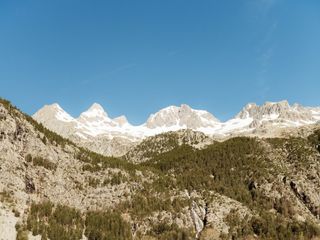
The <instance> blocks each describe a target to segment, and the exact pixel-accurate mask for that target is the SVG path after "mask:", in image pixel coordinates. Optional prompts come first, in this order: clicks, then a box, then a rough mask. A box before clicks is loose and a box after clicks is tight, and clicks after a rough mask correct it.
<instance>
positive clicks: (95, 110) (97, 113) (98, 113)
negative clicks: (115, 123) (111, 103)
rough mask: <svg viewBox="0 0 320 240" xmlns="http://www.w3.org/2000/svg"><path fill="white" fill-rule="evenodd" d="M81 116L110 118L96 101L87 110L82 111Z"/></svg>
mask: <svg viewBox="0 0 320 240" xmlns="http://www.w3.org/2000/svg"><path fill="white" fill-rule="evenodd" d="M79 118H80V119H81V118H108V114H107V113H106V111H105V110H104V109H103V107H102V106H101V105H100V104H98V103H94V104H92V105H91V107H90V108H89V109H88V110H87V111H85V112H83V113H81V114H80V117H79Z"/></svg>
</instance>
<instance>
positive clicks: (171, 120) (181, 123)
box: [146, 104, 219, 129]
mask: <svg viewBox="0 0 320 240" xmlns="http://www.w3.org/2000/svg"><path fill="white" fill-rule="evenodd" d="M217 122H219V120H217V119H216V118H215V117H214V116H213V115H212V114H210V113H209V112H207V111H204V110H195V109H192V108H191V107H190V106H188V105H186V104H182V105H181V106H180V107H177V106H170V107H167V108H164V109H161V110H160V111H159V112H157V113H155V114H152V115H151V116H150V117H149V119H148V121H147V123H146V126H147V127H148V128H151V129H153V128H160V127H176V128H177V129H178V128H181V127H183V128H190V129H197V128H201V127H208V126H212V125H214V124H215V123H217Z"/></svg>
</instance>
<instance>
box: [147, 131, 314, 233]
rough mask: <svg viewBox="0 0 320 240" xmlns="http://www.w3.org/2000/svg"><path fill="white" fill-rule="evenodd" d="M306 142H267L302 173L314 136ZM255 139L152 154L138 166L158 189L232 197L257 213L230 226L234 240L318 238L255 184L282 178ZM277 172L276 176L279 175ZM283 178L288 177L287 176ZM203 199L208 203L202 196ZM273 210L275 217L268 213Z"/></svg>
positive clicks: (288, 205)
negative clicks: (155, 174) (251, 239)
mask: <svg viewBox="0 0 320 240" xmlns="http://www.w3.org/2000/svg"><path fill="white" fill-rule="evenodd" d="M315 134H316V135H313V136H311V137H310V138H309V140H306V139H302V138H290V139H270V140H268V141H269V143H271V145H272V147H273V148H274V149H278V150H281V151H284V152H285V153H286V155H285V156H286V157H285V158H284V159H283V161H285V162H286V163H287V164H288V165H290V166H294V169H295V170H296V171H297V172H302V173H304V172H305V171H306V169H307V168H308V167H309V165H311V164H312V161H313V160H312V159H313V158H312V157H310V156H314V153H315V149H314V148H318V146H319V145H318V141H319V134H317V132H316V133H315ZM266 144H267V143H265V142H263V141H262V140H259V139H254V138H247V137H237V138H233V139H230V140H227V141H225V142H222V143H215V144H213V145H212V146H210V147H208V148H207V149H204V150H200V151H199V150H194V149H193V148H191V147H189V146H185V145H184V146H180V147H177V148H175V149H173V150H172V151H170V152H167V153H163V154H159V155H156V156H154V157H153V158H152V159H151V160H150V161H148V162H146V163H142V165H144V166H148V167H150V168H155V169H157V171H159V172H160V175H162V177H160V178H159V180H158V181H156V182H154V183H153V188H154V189H157V190H158V191H164V192H165V191H166V190H167V189H175V188H179V189H181V190H183V189H188V190H189V191H192V190H197V191H203V192H204V196H205V195H207V196H208V195H209V194H206V193H205V192H207V191H209V190H213V191H215V192H218V193H220V194H223V195H226V196H228V197H230V198H232V199H235V200H237V201H239V202H241V203H243V204H244V205H246V206H247V207H248V208H250V209H251V210H253V211H255V212H257V213H258V216H257V217H254V218H253V219H251V220H248V219H247V220H246V221H242V222H236V223H235V224H234V225H235V226H237V231H235V232H233V233H232V232H231V233H230V234H231V235H230V236H229V237H231V236H233V237H234V238H235V239H237V238H240V237H242V236H247V235H250V234H256V235H258V236H259V237H260V238H261V239H310V238H311V237H313V236H319V235H320V230H319V227H317V226H315V225H314V224H313V223H311V222H309V221H306V222H305V223H300V222H297V221H296V220H295V219H294V218H293V214H294V212H293V211H294V210H293V208H292V205H291V203H290V201H289V200H288V199H286V197H283V198H282V199H274V198H270V196H268V195H266V194H265V193H264V192H263V191H261V190H259V188H258V186H259V185H260V184H262V183H264V182H268V183H270V184H274V181H275V179H277V176H278V174H279V173H281V174H283V175H285V176H286V175H287V174H289V173H287V172H286V171H285V170H283V171H282V169H279V167H278V166H277V164H276V163H275V162H273V161H271V159H269V156H268V155H267V154H266V151H265V149H264V148H263V146H264V145H266ZM281 171H282V172H281ZM288 177H289V176H288ZM207 201H210V199H209V198H208V199H207ZM271 210H275V211H276V212H277V213H276V214H272V213H270V211H271Z"/></svg>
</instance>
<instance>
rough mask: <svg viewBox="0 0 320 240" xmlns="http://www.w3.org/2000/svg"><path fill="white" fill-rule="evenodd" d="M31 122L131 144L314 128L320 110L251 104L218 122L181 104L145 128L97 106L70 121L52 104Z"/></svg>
mask: <svg viewBox="0 0 320 240" xmlns="http://www.w3.org/2000/svg"><path fill="white" fill-rule="evenodd" d="M33 118H34V119H35V120H37V121H38V122H41V123H43V124H44V125H45V126H46V127H48V128H49V129H51V130H53V131H56V132H57V133H59V134H62V135H63V136H66V137H70V136H72V135H75V136H78V137H80V138H83V139H92V138H95V137H101V136H103V137H106V138H109V139H112V138H114V137H123V138H128V139H130V140H133V141H134V140H139V139H143V138H145V137H147V136H153V135H156V134H159V133H164V132H169V131H176V130H181V129H192V130H195V131H199V132H203V133H205V134H208V135H215V136H221V137H223V136H228V135H230V134H234V133H243V132H245V133H250V132H252V131H254V130H255V129H257V128H261V127H265V126H267V125H271V126H273V127H275V126H276V127H296V126H303V125H307V124H314V123H316V122H317V121H319V120H320V107H319V108H316V107H313V108H312V107H304V106H301V105H299V104H294V105H292V106H290V105H289V103H288V102H287V101H281V102H266V103H265V104H263V105H261V106H258V105H256V104H255V103H250V104H247V105H246V106H245V107H244V108H243V109H242V110H241V111H240V112H239V114H237V115H236V116H235V117H234V118H232V119H230V120H228V121H226V122H221V121H220V120H218V119H217V118H216V117H215V116H213V115H212V114H211V113H209V112H207V111H205V110H195V109H192V108H190V107H189V106H188V105H185V104H182V105H181V106H180V107H177V106H169V107H166V108H164V109H161V110H160V111H159V112H157V113H155V114H151V115H150V117H149V118H148V120H147V121H146V122H145V123H144V124H142V125H140V126H134V125H132V124H130V123H129V122H128V120H127V118H126V117H125V116H120V117H117V118H114V119H111V118H110V117H109V116H108V114H107V113H106V111H105V110H104V109H103V107H102V106H101V105H99V104H97V103H94V104H93V105H92V106H91V107H90V108H89V109H88V110H87V111H85V112H83V113H81V115H80V116H79V117H78V118H73V117H72V116H71V115H70V114H68V113H67V112H66V111H64V110H63V109H62V108H61V107H60V106H59V105H58V104H57V103H55V104H52V105H45V106H44V107H43V108H41V109H40V110H39V111H37V112H36V113H35V114H34V115H33Z"/></svg>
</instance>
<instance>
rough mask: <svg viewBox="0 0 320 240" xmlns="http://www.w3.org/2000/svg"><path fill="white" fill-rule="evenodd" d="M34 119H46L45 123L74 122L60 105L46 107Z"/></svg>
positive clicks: (54, 104)
mask: <svg viewBox="0 0 320 240" xmlns="http://www.w3.org/2000/svg"><path fill="white" fill-rule="evenodd" d="M34 117H36V118H41V119H44V120H45V121H52V120H59V121H62V122H71V121H73V120H74V118H73V117H72V116H71V115H69V114H68V113H67V112H66V111H64V110H63V108H62V107H60V105H59V104H58V103H53V104H51V105H45V106H44V107H43V108H41V109H40V110H39V111H37V112H36V113H35V114H34Z"/></svg>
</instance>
